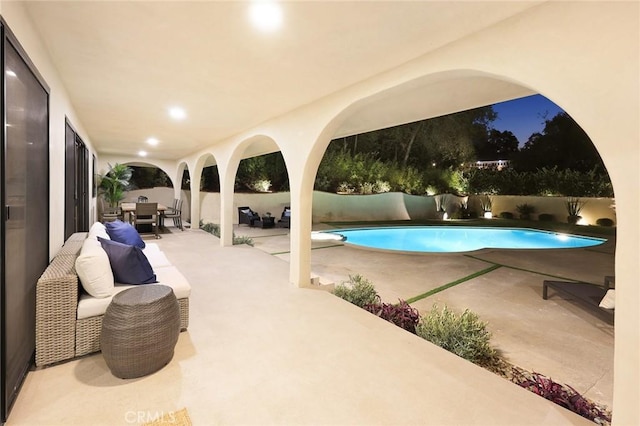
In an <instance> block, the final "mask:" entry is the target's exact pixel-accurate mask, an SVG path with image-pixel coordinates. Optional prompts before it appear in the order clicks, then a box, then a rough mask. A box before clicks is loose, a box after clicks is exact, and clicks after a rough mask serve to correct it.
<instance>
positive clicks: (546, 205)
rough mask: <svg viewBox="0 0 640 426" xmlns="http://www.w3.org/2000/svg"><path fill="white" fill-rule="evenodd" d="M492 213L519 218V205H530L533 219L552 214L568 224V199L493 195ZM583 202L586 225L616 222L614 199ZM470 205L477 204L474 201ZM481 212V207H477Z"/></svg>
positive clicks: (582, 213) (582, 212) (592, 199)
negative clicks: (512, 215)
mask: <svg viewBox="0 0 640 426" xmlns="http://www.w3.org/2000/svg"><path fill="white" fill-rule="evenodd" d="M491 200H492V204H491V207H492V208H491V211H492V212H493V215H494V216H498V215H499V214H500V213H502V212H511V213H513V214H514V217H515V218H517V217H518V210H517V208H516V206H518V205H519V204H525V203H526V204H530V205H532V206H534V207H535V209H536V210H535V213H533V215H532V219H537V218H538V216H539V215H540V214H542V213H547V214H552V215H554V216H555V220H556V221H557V222H566V218H567V210H566V200H567V198H566V197H533V196H515V195H492V196H491ZM580 200H581V201H585V205H584V207H583V209H582V211H581V212H580V216H582V219H583V221H584V224H586V225H595V224H596V220H598V219H600V218H609V219H611V220H613V222H614V223H615V222H616V212H615V210H614V208H613V207H612V206H613V205H614V202H615V201H614V199H613V198H585V197H581V198H580ZM469 204H470V206H471V204H474V205H475V204H477V202H474V199H473V197H472V199H471V200H470V201H469ZM476 209H477V210H478V211H479V207H476Z"/></svg>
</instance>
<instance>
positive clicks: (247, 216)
mask: <svg viewBox="0 0 640 426" xmlns="http://www.w3.org/2000/svg"><path fill="white" fill-rule="evenodd" d="M256 222H260V215H259V214H258V213H256V212H254V211H253V210H251V207H238V225H241V224H243V223H246V224H247V225H249V226H251V227H253V226H256V225H255V224H256Z"/></svg>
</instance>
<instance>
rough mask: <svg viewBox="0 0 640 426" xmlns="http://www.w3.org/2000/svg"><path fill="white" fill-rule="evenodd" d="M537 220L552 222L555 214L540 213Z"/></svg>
mask: <svg viewBox="0 0 640 426" xmlns="http://www.w3.org/2000/svg"><path fill="white" fill-rule="evenodd" d="M538 220H539V221H540V222H553V221H554V220H556V218H555V216H554V215H552V214H549V213H541V214H540V215H539V216H538Z"/></svg>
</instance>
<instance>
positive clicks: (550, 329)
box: [236, 224, 615, 407]
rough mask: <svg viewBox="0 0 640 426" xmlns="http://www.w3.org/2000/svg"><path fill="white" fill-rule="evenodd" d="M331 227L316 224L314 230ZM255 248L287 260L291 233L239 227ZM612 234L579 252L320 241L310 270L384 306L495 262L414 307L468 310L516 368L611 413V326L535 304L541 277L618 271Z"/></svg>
mask: <svg viewBox="0 0 640 426" xmlns="http://www.w3.org/2000/svg"><path fill="white" fill-rule="evenodd" d="M326 229H334V228H333V227H331V226H328V225H324V224H317V225H315V226H314V230H326ZM236 232H237V233H238V235H253V236H254V237H255V238H254V241H255V247H256V248H259V249H261V250H264V251H266V252H267V253H271V254H273V255H275V256H277V257H280V258H282V259H283V260H286V261H288V250H289V248H288V244H289V243H288V240H289V239H288V230H283V229H272V230H262V229H250V228H246V227H240V228H239V229H237V230H236ZM614 253H615V238H609V240H608V241H607V242H606V243H604V244H602V245H599V246H594V247H587V248H580V249H553V250H551V249H545V250H501V249H483V250H478V251H474V252H468V253H425V254H415V253H413V254H407V253H393V252H384V251H380V250H370V249H363V248H358V247H354V246H349V245H343V244H341V243H337V242H317V243H314V244H313V250H312V272H313V273H314V274H316V275H319V276H320V277H322V278H323V281H325V282H334V283H336V284H338V283H340V282H343V281H346V280H348V277H349V275H355V274H360V275H362V276H364V277H365V278H367V279H369V280H370V281H371V282H372V283H373V284H374V285H375V287H376V290H377V291H378V293H379V294H380V296H381V298H382V300H383V301H385V302H388V303H395V302H397V301H398V300H399V299H401V300H407V299H410V298H413V297H416V296H419V295H422V294H424V293H427V292H429V291H430V290H433V289H436V288H438V287H440V286H443V285H446V284H448V283H452V282H454V281H458V280H461V279H464V278H466V277H469V276H471V275H473V274H476V273H478V272H481V271H484V270H487V269H488V268H490V267H492V266H494V265H497V268H496V269H493V270H491V271H490V272H487V273H485V274H482V275H480V276H477V277H475V278H472V279H469V280H467V281H464V282H462V283H460V284H457V285H455V286H452V287H450V288H447V289H446V290H443V291H441V292H438V293H436V294H433V295H431V296H429V297H426V298H424V299H421V300H418V301H416V302H413V303H411V305H412V306H413V307H415V308H417V309H418V310H419V311H420V312H421V313H424V312H427V311H429V310H430V309H431V308H432V306H433V305H434V304H438V305H439V306H443V305H447V306H448V307H450V308H452V309H454V310H456V311H458V312H462V311H463V310H465V309H469V310H471V311H473V312H475V313H477V314H478V315H479V317H480V319H482V320H483V321H485V322H487V323H488V329H489V330H490V332H491V333H492V342H493V343H494V344H495V346H496V347H497V348H498V349H499V350H501V352H502V353H503V354H504V356H505V357H506V358H507V359H508V360H509V361H510V362H512V363H513V364H515V365H517V366H519V367H522V368H525V369H527V370H529V371H535V372H538V373H541V374H544V375H546V376H549V377H551V378H552V379H553V380H555V381H557V382H560V383H566V384H569V385H570V386H572V387H574V388H575V389H576V390H578V391H579V392H581V393H583V394H584V395H585V396H587V397H589V398H591V399H593V400H595V401H598V402H600V403H602V404H605V405H607V406H609V407H611V404H612V399H613V343H614V328H613V326H611V325H609V324H606V323H605V322H603V321H602V320H600V319H598V318H597V317H596V316H594V315H592V314H590V313H589V312H588V311H586V310H584V309H583V308H582V307H580V306H579V305H577V304H574V303H571V302H569V301H567V300H566V299H567V298H566V297H565V296H562V295H558V294H554V293H552V292H550V297H549V300H543V299H542V281H543V280H545V279H554V280H574V281H584V282H591V283H594V284H602V283H603V281H604V277H605V275H615V270H614V269H615V265H614Z"/></svg>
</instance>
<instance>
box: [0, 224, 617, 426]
mask: <svg viewBox="0 0 640 426" xmlns="http://www.w3.org/2000/svg"><path fill="white" fill-rule="evenodd" d="M168 228H169V232H168V233H166V234H164V235H163V238H162V239H161V240H158V241H157V243H158V245H159V246H160V247H161V249H162V250H163V252H165V254H166V256H167V257H168V258H169V260H170V261H171V262H172V263H173V264H175V265H176V266H177V267H179V268H180V270H182V271H184V274H185V276H186V277H187V279H188V280H189V282H190V283H191V284H192V296H191V300H192V303H191V307H190V310H191V321H190V327H189V330H188V332H185V333H181V335H180V336H179V339H178V343H177V346H176V348H175V355H174V358H173V360H172V361H171V362H170V363H169V364H168V365H167V366H166V367H165V368H163V369H162V370H160V371H158V372H157V373H154V374H151V375H149V376H145V377H143V378H140V379H134V380H122V379H117V378H115V377H114V376H113V375H111V373H110V372H109V369H108V367H107V365H106V363H105V361H104V358H103V356H102V354H99V353H98V354H94V355H91V356H87V357H84V358H80V359H77V360H74V361H71V362H67V363H63V364H60V365H56V366H53V367H49V368H45V369H39V370H36V371H33V372H30V373H29V375H28V376H27V379H26V381H25V383H24V386H23V389H22V391H21V393H20V396H19V397H18V399H17V401H16V404H15V406H14V408H13V411H12V413H11V416H10V417H9V421H8V423H7V424H8V425H18V424H19V425H41V424H52V423H65V424H96V425H98V424H105V425H107V424H108V425H114V424H127V418H129V419H130V418H131V414H130V413H152V414H153V413H158V412H164V413H166V412H168V411H178V410H180V409H181V408H183V407H185V408H187V409H188V412H189V416H190V418H191V420H192V422H193V424H194V425H204V424H225V425H228V424H245V425H246V424H283V425H284V424H286V425H291V424H327V425H328V424H350V425H353V424H425V423H431V424H576V425H577V424H584V425H588V424H592V423H591V422H589V421H588V420H586V419H583V418H581V417H579V416H577V415H575V414H573V413H571V412H569V411H567V410H565V409H563V408H560V407H559V406H557V405H555V404H553V403H551V402H548V401H546V400H544V399H542V398H540V397H538V396H536V395H534V394H532V393H530V392H528V391H525V390H523V389H521V388H519V387H518V386H516V385H514V384H511V383H509V382H507V381H505V380H503V379H501V378H499V377H497V376H495V375H494V374H492V373H490V372H488V371H485V370H483V369H482V368H479V367H477V366H475V365H473V364H471V363H469V362H467V361H464V360H462V359H460V358H458V357H456V356H454V355H452V354H450V353H448V352H446V351H444V350H442V349H440V348H438V347H436V346H434V345H432V344H430V343H429V342H426V341H424V340H422V339H420V338H419V337H416V336H414V335H412V334H410V333H407V332H405V331H403V330H401V329H399V328H397V327H395V326H393V325H391V324H389V323H387V322H386V321H383V320H380V319H379V318H377V317H375V316H373V315H371V314H369V313H367V312H365V311H363V310H361V309H359V308H357V307H355V306H353V305H350V304H349V303H347V302H345V301H343V300H341V299H339V298H337V297H335V296H333V295H331V294H329V293H328V292H325V291H318V290H312V289H298V288H296V287H294V286H292V285H291V284H289V280H288V274H289V265H288V263H287V256H288V253H287V252H288V239H289V236H288V230H286V229H278V228H276V229H262V228H257V227H256V228H249V227H246V226H243V227H242V229H240V230H238V229H236V232H238V233H239V234H243V235H251V236H252V237H253V238H254V242H255V247H253V248H252V247H249V246H246V245H241V246H234V247H224V248H223V247H220V246H219V240H218V239H217V238H216V237H214V236H212V235H210V234H208V233H206V232H204V231H201V230H197V229H190V230H187V231H185V232H182V231H180V230H179V229H178V228H175V227H168ZM322 247H324V248H322ZM314 248H315V250H313V253H312V268H313V272H316V273H318V274H319V275H322V276H324V277H328V278H330V279H333V280H335V281H336V282H338V281H339V279H341V277H346V276H348V274H353V273H361V274H363V275H365V276H367V277H368V278H370V279H371V280H372V281H373V282H374V283H375V284H376V288H377V289H378V291H379V293H380V294H381V296H382V298H383V300H386V301H394V300H395V299H397V298H399V297H401V298H408V297H411V296H415V295H416V294H419V293H422V292H424V291H426V290H428V288H429V287H435V286H438V285H441V284H443V283H446V282H450V281H453V280H454V279H456V278H458V277H460V276H466V275H469V274H470V273H472V272H474V271H476V270H477V269H478V268H486V264H487V262H503V264H505V265H506V264H510V265H512V266H513V268H508V267H501V268H499V269H496V270H494V271H493V272H491V273H489V274H486V275H483V276H481V277H478V278H477V279H474V280H470V281H467V282H465V283H463V284H460V285H458V286H455V287H452V288H451V289H449V290H447V291H444V292H441V293H438V294H437V295H435V296H434V300H429V298H427V299H423V300H422V301H419V302H417V303H416V304H415V306H416V307H418V308H419V309H420V310H423V309H425V308H427V307H428V306H430V305H431V303H432V302H433V301H438V302H441V303H445V302H446V303H447V304H448V305H449V306H451V307H453V308H456V309H457V308H460V307H469V308H470V309H472V310H474V311H476V312H477V313H478V314H479V315H480V317H481V318H482V319H484V320H486V321H488V322H489V324H490V329H491V331H492V332H493V333H494V339H495V340H494V341H495V342H496V343H497V344H498V345H499V346H500V347H501V348H503V349H505V352H506V355H507V356H508V357H509V358H510V359H511V360H512V361H514V362H515V363H516V364H518V365H520V366H522V367H525V368H536V369H537V370H539V372H541V373H543V374H546V375H550V376H552V377H553V378H554V379H555V380H557V381H566V382H567V383H569V384H571V385H572V386H574V387H576V389H578V390H579V391H581V392H585V391H586V394H587V396H590V397H591V398H593V399H596V400H599V401H601V402H603V403H608V402H609V401H610V398H611V384H612V367H613V366H612V364H613V363H612V354H613V328H612V327H611V326H608V325H606V324H604V323H602V322H601V321H600V323H598V322H597V319H596V320H595V321H594V319H593V317H591V316H589V315H588V313H585V312H584V311H582V310H581V309H580V308H578V307H575V308H572V307H571V305H570V304H566V303H562V302H565V301H563V300H562V299H559V298H558V300H555V299H554V300H551V299H550V300H547V301H543V300H542V298H541V297H540V294H541V293H540V292H541V285H542V276H541V275H539V274H538V273H533V272H529V270H531V269H532V268H534V267H537V266H536V265H538V262H544V264H546V266H547V270H546V271H545V272H546V273H548V274H554V275H557V276H568V275H571V274H574V273H575V276H571V278H579V279H581V280H586V281H589V279H588V278H586V276H587V275H590V274H594V275H596V274H597V275H598V276H600V278H601V276H602V275H609V274H610V273H611V271H609V270H608V263H609V261H608V260H607V261H604V259H605V258H607V259H608V258H610V260H611V267H613V266H612V265H613V263H612V260H613V256H612V254H611V253H610V252H607V249H606V248H604V249H603V250H601V251H595V250H590V251H580V252H579V253H578V252H577V251H573V250H572V251H571V253H570V254H567V255H566V257H564V258H562V259H559V257H561V256H559V255H558V254H557V253H554V254H550V253H542V252H540V253H538V254H532V255H531V256H514V255H512V254H510V253H505V252H500V251H498V250H495V251H487V252H483V253H477V254H473V256H466V255H428V256H427V257H426V258H425V256H413V255H389V254H385V253H379V252H372V251H365V250H357V249H353V248H350V247H346V246H342V245H340V244H336V243H335V242H334V243H314ZM545 252H546V251H545ZM536 256H537V258H536ZM562 256H564V255H562ZM583 256H586V257H588V259H584V262H585V263H584V264H582V263H581V264H579V265H578V264H576V263H575V262H582V261H581V260H580V259H581V258H582V257H583ZM601 258H602V259H603V260H602V261H600V260H598V259H601ZM554 259H557V260H554ZM572 260H575V262H574V263H573V264H572ZM247 265H250V267H247ZM516 268H520V269H516ZM421 302H424V305H422V304H421ZM565 329H566V330H565ZM569 334H571V335H573V336H574V338H573V339H572V340H568V341H565V342H564V343H562V347H556V346H557V345H559V343H558V341H559V340H562V339H565V340H566V339H567V335H569ZM550 337H551V338H553V339H554V341H549V340H545V339H549V338H550ZM589 347H591V350H587V349H589ZM552 349H553V350H552ZM560 353H562V354H563V357H564V358H562V357H561V359H556V357H557V356H558V354H560ZM554 360H555V363H554ZM525 361H526V364H527V365H522V364H523V363H525ZM585 365H588V368H587V370H589V371H591V374H592V377H590V378H589V379H588V381H590V383H587V382H586V381H585V382H584V383H576V380H575V376H576V375H577V374H578V373H583V374H584V373H585V371H579V370H581V369H582V370H584V369H585V368H583V367H582V366H585ZM542 367H545V368H542ZM596 370H598V371H596ZM596 376H597V377H598V378H599V380H594V379H593V378H594V377H596ZM598 396H601V398H598ZM460 399H464V400H465V403H464V404H455V403H454V401H459V400H460ZM452 404H455V406H456V409H455V410H451V407H452ZM70 406H75V407H82V409H78V410H70V409H69V407H70ZM127 416H129V417H127ZM129 424H131V423H130V422H129Z"/></svg>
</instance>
